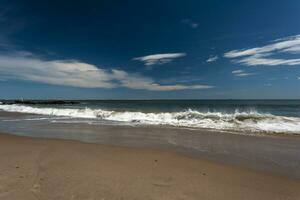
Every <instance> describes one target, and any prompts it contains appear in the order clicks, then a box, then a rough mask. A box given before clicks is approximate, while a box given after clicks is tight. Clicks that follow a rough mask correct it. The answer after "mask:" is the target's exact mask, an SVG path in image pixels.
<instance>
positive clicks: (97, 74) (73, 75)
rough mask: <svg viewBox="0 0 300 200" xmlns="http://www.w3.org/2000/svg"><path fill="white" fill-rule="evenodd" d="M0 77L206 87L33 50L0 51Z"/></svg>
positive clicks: (151, 86) (172, 87) (135, 86)
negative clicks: (41, 54) (166, 81)
mask: <svg viewBox="0 0 300 200" xmlns="http://www.w3.org/2000/svg"><path fill="white" fill-rule="evenodd" d="M0 79H3V80H25V81H34V82H39V83H46V84H52V85H61V86H72V87H81V88H116V87H126V88H130V89H144V90H152V91H169V90H185V89H208V88H212V87H213V86H209V85H179V84H175V85H160V84H158V83H155V82H154V81H153V80H152V79H151V78H148V77H144V76H141V75H139V74H132V73H131V74H130V73H127V72H125V71H123V70H116V69H110V70H106V69H101V68H98V67H96V66H95V65H92V64H88V63H84V62H80V61H76V60H43V59H40V58H37V57H34V56H32V54H23V53H15V54H11V55H0Z"/></svg>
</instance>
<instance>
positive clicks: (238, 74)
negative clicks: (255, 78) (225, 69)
mask: <svg viewBox="0 0 300 200" xmlns="http://www.w3.org/2000/svg"><path fill="white" fill-rule="evenodd" d="M231 73H232V74H233V75H235V76H238V77H244V76H252V75H255V73H248V72H245V71H244V70H240V69H239V70H234V71H232V72H231Z"/></svg>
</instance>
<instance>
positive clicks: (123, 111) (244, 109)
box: [0, 100, 300, 134]
mask: <svg viewBox="0 0 300 200" xmlns="http://www.w3.org/2000/svg"><path fill="white" fill-rule="evenodd" d="M33 102H34V101H33ZM0 110H2V111H3V112H17V113H26V114H34V115H28V116H27V117H23V118H22V119H18V120H35V121H38V120H44V121H45V120H47V121H49V122H50V123H60V124H63V123H87V124H92V125H101V124H114V125H128V126H170V127H182V128H193V129H208V130H222V131H234V132H237V133H251V134H256V133H257V134H261V133H266V134H268V133H272V134H274V133H284V134H300V100H78V101H72V103H68V102H64V103H50V102H49V103H47V101H44V102H43V103H39V102H35V103H34V104H30V103H29V104H22V102H21V103H20V102H19V103H9V104H7V101H4V100H2V101H1V103H0ZM2 120H5V117H4V118H3V117H2Z"/></svg>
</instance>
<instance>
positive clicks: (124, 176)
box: [0, 134, 300, 200]
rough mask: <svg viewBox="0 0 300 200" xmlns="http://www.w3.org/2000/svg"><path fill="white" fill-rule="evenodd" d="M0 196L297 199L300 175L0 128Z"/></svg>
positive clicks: (24, 197)
mask: <svg viewBox="0 0 300 200" xmlns="http://www.w3.org/2000/svg"><path fill="white" fill-rule="evenodd" d="M0 154H1V156H0V163H1V165H0V173H1V175H0V199H3V200H6V199H15V200H18V199H22V200H29V199H225V200H226V199H264V200H265V199H272V200H275V199H299V198H300V191H299V188H300V181H299V179H292V178H288V177H286V176H281V175H275V174H272V173H268V172H261V171H255V170H250V169H247V168H243V167H239V166H233V165H228V164H220V163H217V162H211V161H208V160H205V159H199V158H195V157H191V156H187V155H183V154H179V153H174V152H172V151H165V150H158V149H151V148H133V147H118V146H114V145H100V144H87V143H81V142H77V141H68V140H56V139H37V138H29V137H21V136H12V135H6V134H0Z"/></svg>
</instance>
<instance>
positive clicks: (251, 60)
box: [0, 0, 300, 99]
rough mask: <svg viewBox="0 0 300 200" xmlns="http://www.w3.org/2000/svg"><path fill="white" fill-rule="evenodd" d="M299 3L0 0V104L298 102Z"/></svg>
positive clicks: (299, 67)
mask: <svg viewBox="0 0 300 200" xmlns="http://www.w3.org/2000/svg"><path fill="white" fill-rule="evenodd" d="M299 19H300V1H298V0H287V1H274V0H273V1H271V0H265V1H262V0H260V1H258V0H251V1H250V0H244V1H240V0H231V1H230V0H228V1H221V0H218V1H217V0H206V1H201V0H194V1H181V0H180V1H179V0H172V1H169V0H165V1H158V0H157V1H142V0H140V1H121V0H120V1H118V0H114V1H108V0H107V1H89V0H85V1H76V2H74V1H49V2H45V1H14V0H10V1H8V0H7V1H5V0H4V1H3V0H2V1H0V98H33V99H44V98H56V99H65V98H67V99H87V98H90V99H157V98H163V99H166V98H175V99H177V98H178V99H300V24H299Z"/></svg>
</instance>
